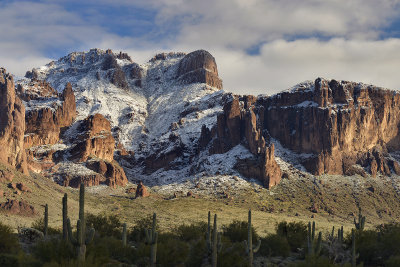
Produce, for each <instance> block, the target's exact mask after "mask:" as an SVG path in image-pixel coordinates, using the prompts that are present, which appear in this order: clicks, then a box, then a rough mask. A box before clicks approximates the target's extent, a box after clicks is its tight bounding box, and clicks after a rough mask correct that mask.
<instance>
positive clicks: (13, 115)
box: [0, 68, 28, 174]
mask: <svg viewBox="0 0 400 267" xmlns="http://www.w3.org/2000/svg"><path fill="white" fill-rule="evenodd" d="M24 131H25V107H24V105H23V103H22V101H21V99H20V98H19V97H18V96H16V94H15V85H14V79H13V77H12V76H11V75H10V74H8V73H7V72H6V70H5V69H3V68H0V147H1V153H0V161H1V162H3V163H6V164H9V165H11V166H13V167H15V168H16V169H17V170H19V171H21V172H23V173H25V174H27V173H28V166H27V160H26V153H25V150H24Z"/></svg>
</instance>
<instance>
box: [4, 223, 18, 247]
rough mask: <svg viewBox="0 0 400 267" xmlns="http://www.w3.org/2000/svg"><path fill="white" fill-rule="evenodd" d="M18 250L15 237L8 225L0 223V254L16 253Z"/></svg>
mask: <svg viewBox="0 0 400 267" xmlns="http://www.w3.org/2000/svg"><path fill="white" fill-rule="evenodd" d="M19 249H20V246H19V242H18V238H17V236H16V235H15V234H14V233H13V231H12V229H11V228H10V227H9V226H8V225H5V224H3V223H1V222H0V253H16V252H18V251H19Z"/></svg>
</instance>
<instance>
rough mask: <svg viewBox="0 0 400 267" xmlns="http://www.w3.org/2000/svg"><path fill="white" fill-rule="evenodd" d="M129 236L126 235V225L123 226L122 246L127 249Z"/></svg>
mask: <svg viewBox="0 0 400 267" xmlns="http://www.w3.org/2000/svg"><path fill="white" fill-rule="evenodd" d="M126 241H127V234H126V223H124V224H123V225H122V245H123V246H124V247H126Z"/></svg>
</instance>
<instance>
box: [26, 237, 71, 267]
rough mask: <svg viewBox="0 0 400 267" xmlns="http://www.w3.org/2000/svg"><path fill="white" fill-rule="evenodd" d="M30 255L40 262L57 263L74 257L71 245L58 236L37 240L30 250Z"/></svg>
mask: <svg viewBox="0 0 400 267" xmlns="http://www.w3.org/2000/svg"><path fill="white" fill-rule="evenodd" d="M32 255H33V256H34V257H35V258H36V259H37V260H39V261H40V262H41V263H50V262H54V263H59V264H61V262H62V261H63V260H68V259H73V258H75V250H74V248H73V246H72V245H71V244H69V243H67V242H64V241H63V240H62V239H60V238H50V239H45V240H42V241H39V242H38V243H37V244H36V245H35V246H34V247H33V250H32Z"/></svg>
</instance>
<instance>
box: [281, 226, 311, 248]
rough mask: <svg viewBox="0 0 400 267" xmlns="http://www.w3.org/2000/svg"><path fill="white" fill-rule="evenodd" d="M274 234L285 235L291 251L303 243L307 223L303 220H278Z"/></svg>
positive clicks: (305, 238) (305, 237) (305, 236)
mask: <svg viewBox="0 0 400 267" xmlns="http://www.w3.org/2000/svg"><path fill="white" fill-rule="evenodd" d="M276 234H277V235H279V236H281V237H285V238H286V239H287V241H288V243H289V246H290V248H291V250H292V251H294V252H296V251H297V249H298V248H301V247H303V246H304V245H305V243H306V240H307V225H306V224H305V223H303V222H290V223H288V222H286V221H283V222H280V223H278V224H277V226H276Z"/></svg>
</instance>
